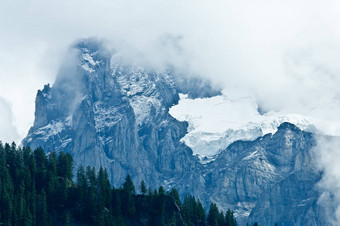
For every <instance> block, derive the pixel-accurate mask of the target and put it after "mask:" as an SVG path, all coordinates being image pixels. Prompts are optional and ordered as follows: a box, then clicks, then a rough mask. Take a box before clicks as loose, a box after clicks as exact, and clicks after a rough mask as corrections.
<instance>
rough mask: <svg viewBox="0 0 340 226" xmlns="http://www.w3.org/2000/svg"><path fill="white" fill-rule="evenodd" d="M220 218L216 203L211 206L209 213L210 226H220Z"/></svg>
mask: <svg viewBox="0 0 340 226" xmlns="http://www.w3.org/2000/svg"><path fill="white" fill-rule="evenodd" d="M218 217H219V211H218V208H217V206H216V204H215V203H211V204H210V208H209V213H208V219H207V220H208V225H209V226H217V225H218Z"/></svg>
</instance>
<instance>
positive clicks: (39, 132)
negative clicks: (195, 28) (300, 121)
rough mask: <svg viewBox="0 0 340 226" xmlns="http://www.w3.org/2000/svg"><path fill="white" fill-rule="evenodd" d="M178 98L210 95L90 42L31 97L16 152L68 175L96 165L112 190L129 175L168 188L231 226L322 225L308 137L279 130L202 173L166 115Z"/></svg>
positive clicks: (206, 88) (183, 129) (235, 148)
mask: <svg viewBox="0 0 340 226" xmlns="http://www.w3.org/2000/svg"><path fill="white" fill-rule="evenodd" d="M179 93H184V94H187V95H188V96H189V97H191V98H203V97H211V96H215V95H218V94H220V92H219V91H218V90H214V89H213V88H212V87H211V86H210V84H209V82H207V81H204V80H200V79H197V78H191V77H189V76H183V75H181V74H178V73H176V71H175V70H173V69H169V70H160V71H157V70H154V69H150V68H148V67H141V66H139V65H134V64H129V63H126V61H124V60H123V59H122V58H121V57H120V56H119V54H117V53H115V52H114V51H110V50H108V49H107V48H106V47H105V45H104V44H103V43H102V42H101V41H99V40H96V39H84V40H80V41H78V42H76V43H75V44H73V45H72V47H71V48H70V52H69V55H68V56H67V58H66V60H65V62H64V63H63V65H62V67H61V69H60V71H59V73H58V76H57V79H56V81H55V83H54V84H53V87H50V85H46V86H45V87H44V89H43V90H39V91H38V93H37V97H36V111H35V121H34V125H33V126H32V127H31V129H30V130H29V132H28V135H27V137H26V138H25V139H24V140H23V142H22V143H23V145H28V146H31V147H32V148H36V147H39V146H42V147H43V148H44V150H46V151H47V152H50V151H52V150H56V151H57V152H58V151H61V150H63V151H65V152H68V153H71V155H72V156H73V159H74V161H75V169H76V168H77V167H78V166H80V165H83V166H87V165H91V166H94V167H95V168H96V169H99V168H100V166H103V167H105V168H106V169H107V171H108V173H109V179H110V181H111V182H112V184H113V185H115V186H120V185H121V184H122V183H123V181H124V179H125V177H126V175H127V174H128V173H129V174H130V175H131V177H132V178H133V181H134V182H135V184H139V183H140V182H141V181H142V180H144V181H145V182H146V184H147V186H151V187H158V186H160V185H163V186H164V187H165V188H166V189H169V188H171V187H176V188H177V189H179V192H180V193H181V195H184V194H186V193H190V194H192V195H194V196H196V197H198V198H200V200H202V202H203V204H204V205H205V206H206V207H207V206H208V205H209V203H210V202H211V201H213V202H215V203H217V205H218V207H219V208H222V209H224V210H227V209H228V208H230V209H233V210H235V216H237V218H238V221H239V222H240V223H241V224H242V223H245V222H254V221H257V222H258V223H260V225H273V224H274V223H278V224H279V225H283V224H284V225H294V224H295V225H302V224H303V223H304V222H308V225H324V221H325V214H324V213H323V211H322V209H321V208H320V207H319V206H318V204H317V200H318V197H319V194H318V191H317V190H316V189H315V185H316V184H317V182H318V181H319V180H320V178H321V174H320V172H318V171H316V170H315V169H314V168H313V162H312V152H311V151H312V149H313V147H314V146H315V144H316V140H315V138H314V135H313V134H312V133H309V132H306V131H303V130H301V129H299V128H298V127H297V126H295V125H293V124H290V123H283V124H281V125H280V126H279V127H278V128H277V131H276V132H275V133H274V134H267V135H264V136H261V137H259V138H257V139H256V140H253V141H236V142H234V143H232V144H231V145H229V146H228V147H227V148H226V149H224V150H222V151H220V152H219V153H218V154H217V155H215V156H214V158H213V161H207V162H205V163H204V164H203V163H202V161H201V160H202V159H200V158H199V157H198V156H195V155H193V151H192V150H191V149H190V147H188V146H187V145H186V144H185V143H183V142H181V139H182V138H183V137H184V136H185V135H186V134H187V132H188V123H187V122H185V121H183V122H181V121H178V120H177V119H175V118H174V117H172V116H171V115H170V114H169V109H170V107H172V106H174V105H176V104H177V103H178V101H179ZM226 117H228V116H227V115H226Z"/></svg>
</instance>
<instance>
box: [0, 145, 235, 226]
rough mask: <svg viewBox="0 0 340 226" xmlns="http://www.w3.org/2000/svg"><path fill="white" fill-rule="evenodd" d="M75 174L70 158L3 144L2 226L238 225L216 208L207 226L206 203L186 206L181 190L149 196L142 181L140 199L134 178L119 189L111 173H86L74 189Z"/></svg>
mask: <svg viewBox="0 0 340 226" xmlns="http://www.w3.org/2000/svg"><path fill="white" fill-rule="evenodd" d="M72 168H73V160H72V157H71V155H70V154H67V153H66V154H65V153H63V152H60V153H59V154H57V153H56V152H51V153H49V155H48V156H47V155H46V154H45V152H44V150H43V149H41V148H38V149H36V150H35V151H34V152H32V151H31V150H30V148H27V147H24V148H17V147H16V145H15V144H14V143H13V144H12V145H9V144H5V145H3V144H2V143H1V142H0V225H11V226H16V225H18V226H21V225H24V226H49V225H99V226H100V225H110V226H111V225H155V226H157V225H173V226H175V225H198V226H200V225H202V226H205V225H221V226H222V225H228V226H234V225H236V220H235V219H234V217H233V213H232V212H231V211H229V210H228V212H227V213H226V214H225V215H224V214H223V212H219V210H218V209H217V207H216V205H215V204H212V207H211V208H210V211H209V216H208V222H207V221H206V216H205V211H204V209H203V206H202V204H201V202H200V201H199V200H198V199H195V198H194V197H193V196H186V197H185V198H184V201H183V203H182V202H181V200H180V197H179V194H178V191H177V190H176V189H172V190H171V191H169V192H166V191H165V190H164V188H163V187H162V186H161V187H159V189H158V190H157V189H154V190H152V189H151V188H149V190H147V188H146V185H145V182H144V181H142V182H141V185H140V191H141V194H140V195H137V194H136V191H135V186H134V184H133V181H132V178H131V177H130V175H127V177H126V180H125V182H124V184H123V186H122V188H114V187H111V185H110V182H109V180H108V173H107V171H106V169H103V168H100V169H99V171H98V172H96V170H95V169H94V168H93V167H87V168H86V170H85V169H84V167H80V168H79V169H78V171H77V175H76V176H77V179H76V183H74V182H73V180H72V179H73V178H72ZM147 191H149V192H147ZM229 222H231V224H230V223H229Z"/></svg>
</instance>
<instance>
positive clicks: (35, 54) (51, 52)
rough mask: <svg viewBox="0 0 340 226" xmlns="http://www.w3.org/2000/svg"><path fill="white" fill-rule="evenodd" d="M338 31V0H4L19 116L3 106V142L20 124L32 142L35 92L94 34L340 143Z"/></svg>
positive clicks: (2, 18)
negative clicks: (302, 120) (303, 121)
mask: <svg viewBox="0 0 340 226" xmlns="http://www.w3.org/2000/svg"><path fill="white" fill-rule="evenodd" d="M339 24H340V2H339V1H337V0H323V1H321V0H277V1H270V0H240V1H231V0H223V1H222V0H210V1H207V0H186V1H182V0H164V1H159V0H102V1H95V0H83V1H76V0H61V1H48V0H2V1H0V32H1V36H0V50H1V51H0V81H1V82H0V96H3V97H4V98H6V100H8V101H9V102H10V104H11V107H12V111H13V117H12V118H11V116H10V110H9V108H8V104H4V101H0V102H1V104H2V105H3V108H4V109H7V110H5V111H3V112H2V113H1V122H2V123H7V124H6V126H8V128H9V129H8V130H7V132H6V133H5V134H4V136H5V135H9V137H8V138H6V139H16V137H17V135H18V134H17V132H16V131H15V129H13V124H15V125H17V128H18V133H19V137H20V138H22V137H24V136H25V135H26V133H27V131H28V128H29V126H30V125H32V124H33V117H34V114H33V113H34V98H35V94H36V90H37V89H39V88H42V87H43V85H44V84H46V83H48V82H49V83H53V82H54V79H55V76H56V74H57V71H58V67H59V65H60V64H61V62H62V59H63V57H64V56H65V53H66V51H67V48H68V46H69V45H70V44H71V43H72V42H73V41H74V40H75V39H78V38H84V37H93V36H94V37H100V38H105V39H106V40H108V42H109V43H110V46H111V47H113V48H115V49H116V50H117V51H119V52H120V53H121V54H122V55H124V56H125V57H126V58H127V59H128V60H133V61H137V62H139V63H144V64H148V65H152V66H157V67H162V66H164V65H167V64H174V65H176V66H177V67H178V68H180V69H181V70H183V71H184V72H185V73H191V74H197V75H200V76H203V77H207V78H209V79H211V80H212V81H213V83H214V84H216V85H218V86H220V87H223V88H224V89H225V93H226V95H228V96H229V97H232V98H240V97H243V96H251V97H252V98H255V100H256V101H257V104H258V105H260V108H261V109H263V110H265V111H270V110H274V111H278V112H281V113H297V114H303V115H307V116H310V117H314V118H316V119H317V120H319V122H320V123H319V124H321V125H324V126H323V128H321V129H322V131H324V132H326V133H327V134H331V135H340V118H339V113H340V89H339V87H340V64H339V59H340V41H339V40H340V30H339V29H338V26H339ZM8 122H10V123H9V124H8ZM4 128H6V127H5V126H4ZM10 133H11V134H10ZM330 150H333V149H330ZM334 150H335V149H334ZM324 153H327V152H322V153H321V155H323V154H324ZM335 154H336V153H335ZM336 155H337V154H336ZM327 156H329V155H325V156H321V159H322V158H325V159H324V161H322V162H323V163H324V164H325V165H324V166H323V167H324V168H323V169H324V170H325V171H326V172H328V171H330V172H333V171H332V168H331V167H336V162H334V161H332V159H330V160H329V161H328V160H327V159H328V158H327ZM327 165H329V167H330V169H329V168H327V167H328V166H327ZM321 168H322V167H321ZM325 175H327V174H325ZM326 177H327V176H326ZM326 179H327V178H326ZM326 179H325V180H326ZM325 186H326V185H325ZM326 187H327V186H326ZM331 187H334V188H336V189H338V190H340V187H339V186H338V185H336V184H335V185H334V186H333V185H332V186H331Z"/></svg>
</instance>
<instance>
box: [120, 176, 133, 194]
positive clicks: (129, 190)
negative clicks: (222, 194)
mask: <svg viewBox="0 0 340 226" xmlns="http://www.w3.org/2000/svg"><path fill="white" fill-rule="evenodd" d="M123 190H124V191H125V192H127V193H128V194H131V195H134V194H135V193H136V190H135V186H134V184H133V182H132V179H131V177H130V174H128V175H127V176H126V178H125V182H124V184H123Z"/></svg>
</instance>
